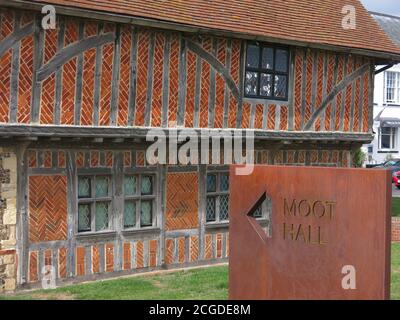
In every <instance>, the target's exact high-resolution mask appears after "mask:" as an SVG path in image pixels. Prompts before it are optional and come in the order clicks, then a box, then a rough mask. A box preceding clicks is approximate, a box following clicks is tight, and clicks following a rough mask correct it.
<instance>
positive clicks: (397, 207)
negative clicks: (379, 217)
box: [392, 197, 400, 217]
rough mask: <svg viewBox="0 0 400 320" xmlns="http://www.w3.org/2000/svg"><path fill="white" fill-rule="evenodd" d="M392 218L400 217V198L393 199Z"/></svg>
mask: <svg viewBox="0 0 400 320" xmlns="http://www.w3.org/2000/svg"><path fill="white" fill-rule="evenodd" d="M392 216H393V217H400V198H394V197H393V198H392Z"/></svg>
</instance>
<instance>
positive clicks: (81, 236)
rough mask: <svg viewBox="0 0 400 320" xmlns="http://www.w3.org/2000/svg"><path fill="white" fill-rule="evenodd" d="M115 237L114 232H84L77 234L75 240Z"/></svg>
mask: <svg viewBox="0 0 400 320" xmlns="http://www.w3.org/2000/svg"><path fill="white" fill-rule="evenodd" d="M116 235H117V232H116V231H104V232H84V233H77V234H76V238H77V239H78V240H79V239H86V238H111V237H114V236H116Z"/></svg>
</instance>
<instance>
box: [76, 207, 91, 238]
mask: <svg viewBox="0 0 400 320" xmlns="http://www.w3.org/2000/svg"><path fill="white" fill-rule="evenodd" d="M90 230H91V219H90V205H89V204H80V205H79V206H78V231H79V232H85V231H90Z"/></svg>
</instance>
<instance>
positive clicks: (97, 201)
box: [78, 175, 112, 233]
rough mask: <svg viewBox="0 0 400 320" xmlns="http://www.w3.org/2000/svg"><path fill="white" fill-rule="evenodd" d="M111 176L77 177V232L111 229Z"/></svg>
mask: <svg viewBox="0 0 400 320" xmlns="http://www.w3.org/2000/svg"><path fill="white" fill-rule="evenodd" d="M111 189H112V188H111V176H109V175H91V176H89V175H85V176H78V232H79V233H82V232H100V231H108V230H110V229H111V223H110V213H111V212H112V208H111V206H112V197H111V191H112V190H111Z"/></svg>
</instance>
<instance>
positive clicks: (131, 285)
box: [0, 244, 400, 300]
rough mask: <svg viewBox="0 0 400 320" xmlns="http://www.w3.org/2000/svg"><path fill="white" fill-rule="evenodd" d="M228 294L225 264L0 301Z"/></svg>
mask: <svg viewBox="0 0 400 320" xmlns="http://www.w3.org/2000/svg"><path fill="white" fill-rule="evenodd" d="M392 248H393V250H392V299H396V300H400V244H393V246H392ZM227 297H228V267H227V266H218V267H209V268H201V269H193V270H187V271H178V272H174V273H167V274H162V275H151V276H150V275H147V276H146V275H142V276H136V277H130V278H122V279H117V280H108V281H99V282H92V283H86V284H79V285H72V286H68V287H63V288H58V289H55V290H38V291H32V292H27V293H18V294H16V295H13V296H0V300H1V299H78V300H102V299H111V300H120V299H128V300H151V299H161V300H164V299H165V300H184V299H189V300H226V299H227Z"/></svg>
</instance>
